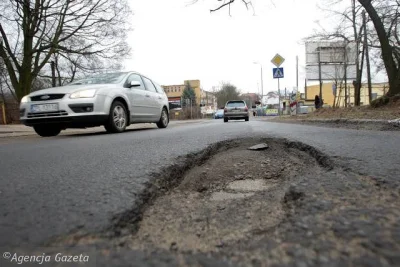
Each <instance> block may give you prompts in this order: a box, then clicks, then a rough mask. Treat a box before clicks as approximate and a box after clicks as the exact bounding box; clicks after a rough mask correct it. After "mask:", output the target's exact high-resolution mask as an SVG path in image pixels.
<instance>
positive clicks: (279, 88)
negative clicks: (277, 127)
mask: <svg viewBox="0 0 400 267" xmlns="http://www.w3.org/2000/svg"><path fill="white" fill-rule="evenodd" d="M278 96H279V97H278V99H279V106H278V115H279V116H280V115H281V87H280V83H279V78H278Z"/></svg>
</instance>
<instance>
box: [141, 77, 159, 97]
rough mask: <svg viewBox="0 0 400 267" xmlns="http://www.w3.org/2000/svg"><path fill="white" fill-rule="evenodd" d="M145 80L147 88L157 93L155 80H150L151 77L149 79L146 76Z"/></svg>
mask: <svg viewBox="0 0 400 267" xmlns="http://www.w3.org/2000/svg"><path fill="white" fill-rule="evenodd" d="M142 78H143V81H144V85H145V86H146V89H147V90H149V91H151V92H155V93H157V89H156V87H155V86H154V84H153V82H152V81H150V80H149V79H147V78H146V77H142Z"/></svg>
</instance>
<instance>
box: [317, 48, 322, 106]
mask: <svg viewBox="0 0 400 267" xmlns="http://www.w3.org/2000/svg"><path fill="white" fill-rule="evenodd" d="M321 72H322V70H321V48H319V51H318V79H319V99H320V101H322V73H321Z"/></svg>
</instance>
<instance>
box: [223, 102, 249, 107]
mask: <svg viewBox="0 0 400 267" xmlns="http://www.w3.org/2000/svg"><path fill="white" fill-rule="evenodd" d="M245 105H246V104H245V103H244V102H243V101H230V102H228V103H227V104H226V106H227V107H230V108H239V107H244V106H245Z"/></svg>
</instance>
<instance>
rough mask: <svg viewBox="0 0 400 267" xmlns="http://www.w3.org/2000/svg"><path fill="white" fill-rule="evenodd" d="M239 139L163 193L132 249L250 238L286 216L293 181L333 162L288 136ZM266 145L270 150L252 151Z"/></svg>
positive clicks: (192, 248) (194, 246) (208, 247)
mask: <svg viewBox="0 0 400 267" xmlns="http://www.w3.org/2000/svg"><path fill="white" fill-rule="evenodd" d="M233 143H234V145H232V144H231V146H230V147H229V149H219V150H218V151H216V153H213V154H212V155H211V156H210V157H207V159H206V160H203V161H199V164H198V165H197V164H196V163H195V164H194V165H195V166H194V167H192V168H190V169H188V170H187V171H186V172H185V173H184V175H183V177H181V179H179V182H177V183H176V186H174V187H173V188H171V189H170V190H168V191H167V192H166V193H164V194H163V195H161V196H159V197H157V198H156V199H155V200H154V201H153V202H152V204H151V206H149V207H147V209H146V210H145V211H144V213H143V217H142V220H141V221H140V222H139V225H138V231H137V232H136V233H135V234H133V235H131V236H130V237H129V238H127V240H126V244H127V245H128V246H129V247H131V248H132V249H144V250H157V249H166V250H177V251H181V252H196V251H197V252H213V251H216V250H219V249H221V248H222V247H226V246H229V245H231V244H235V243H237V242H240V241H243V240H247V239H249V238H251V236H252V235H253V234H252V233H253V232H259V231H268V229H272V228H273V227H275V226H276V225H278V224H279V223H280V222H281V221H282V220H283V219H284V218H285V216H286V210H285V209H286V207H285V205H286V204H284V202H283V198H284V196H285V192H286V190H287V189H288V188H289V186H290V183H291V181H293V180H294V179H296V180H301V177H302V175H307V174H310V173H312V174H315V175H316V176H318V175H321V174H322V173H324V172H326V169H325V168H324V165H329V163H328V162H327V159H325V158H323V157H322V156H321V157H316V155H310V151H303V150H306V149H304V148H303V147H297V145H293V144H292V145H289V143H288V142H286V141H285V140H279V139H244V140H240V141H234V142H233ZM261 143H267V144H268V148H267V149H265V150H249V149H248V148H249V147H251V146H254V145H257V144H261ZM313 153H315V154H318V153H317V152H316V151H313ZM311 154H312V153H311ZM192 160H193V159H192ZM325 167H326V166H325ZM164 178H165V180H167V179H170V180H168V181H171V179H172V180H174V179H175V177H164Z"/></svg>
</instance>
